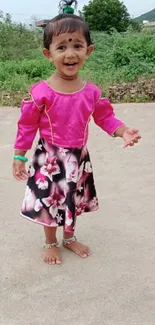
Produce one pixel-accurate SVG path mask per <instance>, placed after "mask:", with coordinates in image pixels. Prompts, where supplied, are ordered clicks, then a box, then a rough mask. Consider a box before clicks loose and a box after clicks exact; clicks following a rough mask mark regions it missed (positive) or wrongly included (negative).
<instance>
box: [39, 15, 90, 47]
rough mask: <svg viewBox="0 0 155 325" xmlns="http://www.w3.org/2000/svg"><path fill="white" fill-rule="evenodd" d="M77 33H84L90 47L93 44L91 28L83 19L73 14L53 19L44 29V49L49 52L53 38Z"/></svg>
mask: <svg viewBox="0 0 155 325" xmlns="http://www.w3.org/2000/svg"><path fill="white" fill-rule="evenodd" d="M76 31H81V32H82V33H83V36H84V37H85V39H86V42H87V45H88V46H89V45H91V44H93V43H92V40H91V36H90V31H89V26H88V24H87V23H86V22H85V20H84V19H83V18H81V17H79V16H76V15H71V14H61V15H58V16H56V17H54V18H53V19H51V20H50V21H49V22H48V23H47V25H46V26H45V28H44V39H43V42H44V47H45V48H46V49H48V50H49V48H50V44H51V43H52V38H53V36H58V35H60V34H63V33H74V32H76Z"/></svg>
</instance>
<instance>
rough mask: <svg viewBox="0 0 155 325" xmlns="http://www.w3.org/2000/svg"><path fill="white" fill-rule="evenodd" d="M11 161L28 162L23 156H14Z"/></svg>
mask: <svg viewBox="0 0 155 325" xmlns="http://www.w3.org/2000/svg"><path fill="white" fill-rule="evenodd" d="M13 159H14V160H21V161H24V162H27V161H28V158H26V157H24V156H14V157H13Z"/></svg>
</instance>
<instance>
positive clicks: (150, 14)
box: [134, 9, 155, 23]
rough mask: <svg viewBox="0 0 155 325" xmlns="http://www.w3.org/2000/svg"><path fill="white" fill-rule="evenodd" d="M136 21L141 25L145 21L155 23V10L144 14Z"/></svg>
mask: <svg viewBox="0 0 155 325" xmlns="http://www.w3.org/2000/svg"><path fill="white" fill-rule="evenodd" d="M134 20H135V21H137V22H139V23H142V22H143V20H149V21H155V9H153V10H151V11H149V12H147V13H146V14H143V15H141V16H139V17H136V18H135V19H134Z"/></svg>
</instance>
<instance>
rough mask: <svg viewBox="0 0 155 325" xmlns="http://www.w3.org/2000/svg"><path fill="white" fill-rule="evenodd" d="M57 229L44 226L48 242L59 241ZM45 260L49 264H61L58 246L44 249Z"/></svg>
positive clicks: (46, 241)
mask: <svg viewBox="0 0 155 325" xmlns="http://www.w3.org/2000/svg"><path fill="white" fill-rule="evenodd" d="M56 231H57V227H44V232H45V243H46V244H54V243H56V242H57V238H56ZM44 262H45V263H47V264H61V258H60V255H59V249H58V247H56V246H52V247H51V248H47V249H44Z"/></svg>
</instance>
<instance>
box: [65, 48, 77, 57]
mask: <svg viewBox="0 0 155 325" xmlns="http://www.w3.org/2000/svg"><path fill="white" fill-rule="evenodd" d="M66 57H67V58H74V57H75V53H74V51H73V50H72V49H68V50H67V51H66Z"/></svg>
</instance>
